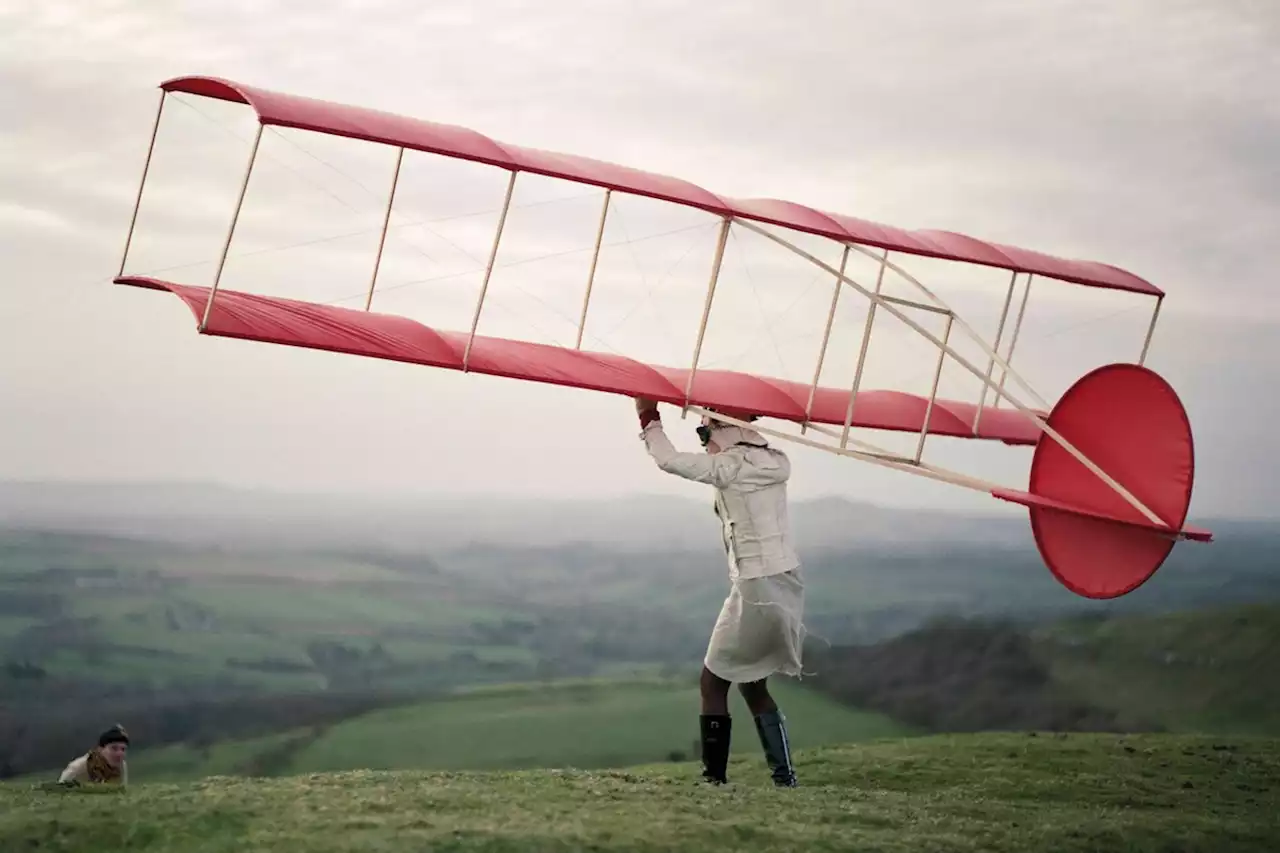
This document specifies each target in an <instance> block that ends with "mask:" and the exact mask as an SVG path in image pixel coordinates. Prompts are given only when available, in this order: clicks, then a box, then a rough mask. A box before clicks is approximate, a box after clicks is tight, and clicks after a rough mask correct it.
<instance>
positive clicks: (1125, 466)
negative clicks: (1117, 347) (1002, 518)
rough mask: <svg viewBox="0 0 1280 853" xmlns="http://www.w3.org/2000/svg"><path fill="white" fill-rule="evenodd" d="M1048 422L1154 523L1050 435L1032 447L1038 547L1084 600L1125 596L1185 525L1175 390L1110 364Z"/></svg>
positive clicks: (1189, 460) (1185, 455)
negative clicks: (1148, 513) (1152, 516)
mask: <svg viewBox="0 0 1280 853" xmlns="http://www.w3.org/2000/svg"><path fill="white" fill-rule="evenodd" d="M1047 423H1048V425H1049V426H1050V427H1051V428H1052V429H1053V430H1055V431H1056V432H1057V433H1058V434H1059V435H1061V436H1062V437H1063V438H1064V439H1066V441H1067V442H1069V443H1070V444H1071V445H1072V446H1074V447H1075V448H1076V449H1077V450H1079V451H1080V452H1081V453H1082V454H1083V455H1084V456H1085V458H1087V459H1089V460H1090V461H1091V462H1093V463H1094V464H1095V465H1097V466H1098V467H1099V468H1101V469H1102V470H1103V471H1105V472H1106V473H1107V474H1108V475H1109V476H1110V477H1111V478H1112V479H1114V480H1115V481H1116V482H1117V483H1119V484H1120V485H1121V486H1123V487H1124V488H1125V489H1126V490H1127V491H1128V492H1129V493H1130V494H1132V495H1133V496H1134V497H1135V498H1136V499H1137V500H1138V501H1139V502H1140V503H1141V504H1143V505H1144V506H1146V507H1147V508H1148V509H1150V510H1151V512H1153V513H1154V514H1155V515H1156V516H1158V517H1159V519H1160V523H1156V522H1153V521H1151V520H1150V519H1149V518H1148V517H1147V516H1146V515H1145V514H1144V513H1142V512H1141V511H1139V510H1138V509H1137V508H1136V507H1135V506H1133V504H1131V503H1130V502H1129V501H1128V500H1126V499H1125V497H1124V496H1123V495H1121V494H1120V493H1119V492H1117V491H1116V490H1115V489H1114V488H1112V487H1111V486H1110V485H1109V484H1108V483H1107V482H1106V481H1104V480H1103V479H1102V478H1100V477H1099V476H1098V475H1097V474H1096V473H1094V472H1093V471H1091V470H1090V469H1089V468H1088V467H1087V466H1085V465H1084V464H1083V463H1082V462H1080V461H1079V460H1078V459H1076V457H1075V456H1074V455H1073V454H1072V453H1071V452H1070V451H1068V450H1067V449H1066V448H1064V447H1063V446H1062V445H1061V444H1059V443H1058V441H1057V440H1056V439H1054V438H1053V437H1052V436H1050V435H1048V434H1047V433H1046V434H1044V435H1042V436H1041V438H1040V441H1039V443H1038V444H1037V445H1036V449H1035V454H1034V455H1033V457H1032V462H1031V478H1030V485H1029V487H1028V490H1027V492H1026V493H1020V492H1012V491H1003V492H1000V493H997V495H996V496H997V497H1000V498H1004V499H1005V500H1011V501H1014V502H1016V503H1021V504H1025V505H1026V506H1027V507H1028V508H1029V510H1030V514H1031V530H1032V533H1033V534H1034V535H1035V540H1036V547H1038V548H1039V549H1040V555H1041V557H1043V558H1044V561H1045V564H1046V565H1047V566H1048V567H1049V570H1050V571H1051V572H1053V574H1054V576H1055V577H1056V578H1057V579H1058V580H1059V581H1061V582H1062V584H1063V585H1064V586H1065V587H1067V588H1068V589H1070V590H1071V591H1072V592H1075V593H1077V594H1079V595H1082V596H1085V597H1087V598H1116V597H1118V596H1121V595H1125V594H1126V593H1129V592H1132V591H1133V590H1135V589H1137V588H1138V587H1139V586H1141V585H1142V584H1143V583H1145V582H1146V581H1147V580H1148V579H1149V578H1150V577H1151V576H1152V575H1153V574H1155V572H1156V570H1157V569H1159V568H1160V566H1161V564H1163V563H1164V561H1165V559H1166V558H1167V557H1168V556H1169V552H1170V551H1172V550H1173V546H1174V544H1175V542H1176V541H1177V540H1178V539H1180V538H1192V539H1209V538H1211V534H1209V533H1208V531H1204V530H1199V529H1195V528H1184V526H1183V524H1184V522H1185V521H1186V516H1187V509H1188V507H1189V506H1190V504H1191V488H1192V483H1193V480H1194V478H1195V448H1194V445H1193V441H1192V436H1191V424H1190V422H1189V421H1188V419H1187V413H1186V411H1185V409H1184V408H1183V406H1182V402H1181V400H1179V399H1178V395H1177V393H1176V392H1175V391H1174V390H1173V388H1172V387H1171V386H1170V385H1169V384H1168V383H1167V382H1166V381H1165V380H1164V379H1162V378H1161V377H1160V376H1159V375H1158V374H1156V373H1155V372H1153V371H1152V370H1150V369H1148V368H1145V367H1141V366H1139V365H1136V364H1109V365H1106V366H1104V367H1100V368H1097V369H1096V370H1093V371H1091V372H1090V373H1087V374H1085V375H1084V376H1082V377H1081V378H1080V379H1079V380H1077V382H1076V383H1075V384H1074V385H1073V386H1071V388H1070V389H1068V390H1067V392H1066V393H1065V394H1064V395H1063V396H1062V399H1060V400H1059V401H1058V403H1057V405H1055V406H1054V407H1053V410H1052V411H1051V412H1050V413H1049V417H1048V419H1047Z"/></svg>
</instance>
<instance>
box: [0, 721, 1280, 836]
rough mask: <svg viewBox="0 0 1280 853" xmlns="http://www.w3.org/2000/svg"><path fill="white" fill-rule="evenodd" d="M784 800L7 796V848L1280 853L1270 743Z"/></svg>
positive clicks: (407, 782)
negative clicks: (1253, 852) (1199, 852)
mask: <svg viewBox="0 0 1280 853" xmlns="http://www.w3.org/2000/svg"><path fill="white" fill-rule="evenodd" d="M796 761H797V765H798V768H799V773H800V779H801V787H800V788H798V789H794V790H783V791H779V790H776V789H774V788H772V787H771V786H769V785H768V784H767V780H765V779H763V778H762V774H760V773H759V772H757V767H756V765H755V763H754V762H753V760H752V759H749V758H745V757H743V758H738V759H735V760H734V761H733V762H732V763H731V765H730V779H731V780H732V782H733V784H731V785H729V786H727V787H724V788H708V787H705V786H703V785H701V784H699V783H698V782H697V778H696V777H697V768H696V765H695V764H693V763H683V764H667V765H651V766H638V767H632V768H629V769H626V770H607V771H594V772H592V771H514V772H476V771H470V772H435V773H432V772H422V771H399V772H382V771H356V772H349V773H341V774H313V775H302V776H295V777H290V778H279V779H262V780H248V779H228V778H218V779H210V780H207V781H203V782H199V783H193V784H192V783H188V784H142V785H136V786H133V787H132V788H131V789H130V790H129V791H128V792H127V794H126V795H125V796H124V798H123V799H122V798H121V796H119V795H113V794H106V795H101V794H99V795H92V794H91V793H90V792H88V791H49V790H41V789H38V788H33V787H31V786H19V785H0V849H4V850H57V851H62V853H105V851H117V850H131V851H157V853H158V851H169V850H181V851H184V853H231V851H234V853H268V852H269V851H281V853H283V851H289V853H293V851H304V850H305V851H307V853H351V851H366V850H416V849H431V850H453V851H462V850H472V851H522V853H524V851H544V850H545V851H568V850H588V849H589V850H597V851H624V850H625V851H659V850H709V851H715V850H729V849H734V850H750V851H753V853H774V851H784V850H786V851H793V850H794V851H806V853H822V851H834V850H868V851H882V853H919V851H930V853H951V851H955V853H961V851H964V852H965V853H976V851H991V853H1000V851H1011V853H1012V851H1016V853H1026V851H1041V850H1044V851H1055V853H1073V852H1074V851H1079V852H1080V853H1084V851H1110V850H1117V851H1119V850H1123V851H1132V853H1173V851H1178V853H1192V851H1197V853H1198V851H1204V853H1236V851H1241V852H1242V853H1252V851H1258V853H1262V851H1268V853H1269V851H1274V850H1275V849H1277V845H1278V844H1280V742H1278V741H1276V740H1271V739H1232V740H1230V741H1224V740H1221V739H1209V738H1203V737H1194V736H1175V735H1146V736H1128V737H1124V736H1098V735H1070V736H1066V735H1061V736H1051V735H1040V736H1038V737H1035V736H1028V735H1027V734H1019V735H968V736H956V737H942V736H937V737H927V738H917V739H910V740H889V741H880V742H872V743H867V744H862V745H846V746H839V747H829V748H823V749H801V750H799V751H798V752H797V753H796Z"/></svg>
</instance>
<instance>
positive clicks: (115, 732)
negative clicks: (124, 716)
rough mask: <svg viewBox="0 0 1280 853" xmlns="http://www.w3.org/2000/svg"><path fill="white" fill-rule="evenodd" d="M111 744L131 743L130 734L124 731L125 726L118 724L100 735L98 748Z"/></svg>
mask: <svg viewBox="0 0 1280 853" xmlns="http://www.w3.org/2000/svg"><path fill="white" fill-rule="evenodd" d="M109 743H123V744H128V743H129V733H128V732H126V731H125V730H124V726H122V725H120V724H119V723H116V724H115V725H114V726H112V727H111V728H109V729H107V730H106V731H105V732H103V733H102V734H100V735H98V746H106V745H107V744H109Z"/></svg>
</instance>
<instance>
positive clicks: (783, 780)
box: [756, 711, 797, 788]
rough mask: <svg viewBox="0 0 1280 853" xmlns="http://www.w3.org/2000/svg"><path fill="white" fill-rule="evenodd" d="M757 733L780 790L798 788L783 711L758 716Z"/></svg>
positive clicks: (775, 783) (774, 780) (774, 782)
mask: <svg viewBox="0 0 1280 853" xmlns="http://www.w3.org/2000/svg"><path fill="white" fill-rule="evenodd" d="M756 732H757V733H758V734H759V735H760V746H762V747H764V758H765V761H767V762H769V771H770V773H772V775H773V784H774V785H777V786H778V787H779V788H794V787H796V784H797V783H796V770H795V767H793V766H792V765H791V743H790V742H789V741H788V740H787V721H786V718H785V717H783V716H782V712H781V711H771V712H770V713H767V714H759V715H757V716H756Z"/></svg>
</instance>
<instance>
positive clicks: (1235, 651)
mask: <svg viewBox="0 0 1280 853" xmlns="http://www.w3.org/2000/svg"><path fill="white" fill-rule="evenodd" d="M1033 638H1034V640H1035V641H1036V643H1037V645H1038V649H1039V651H1040V653H1041V654H1042V656H1043V658H1044V659H1045V660H1047V661H1048V662H1049V667H1050V672H1051V674H1052V676H1053V678H1054V679H1055V681H1057V682H1059V683H1060V684H1062V685H1064V686H1065V687H1067V688H1069V689H1071V690H1073V691H1074V692H1075V693H1076V694H1077V695H1079V696H1081V697H1083V698H1084V699H1086V700H1088V701H1090V702H1092V703H1094V704H1097V705H1100V706H1102V707H1106V708H1116V709H1121V710H1126V711H1130V712H1133V713H1139V712H1140V713H1141V714H1143V715H1145V716H1147V717H1148V718H1150V719H1153V720H1155V721H1156V722H1158V723H1159V724H1160V725H1162V726H1163V727H1164V728H1166V729H1168V730H1170V731H1182V732H1206V733H1222V734H1270V735H1276V734H1280V679H1277V677H1276V673H1277V671H1278V670H1277V661H1278V660H1280V606H1277V605H1275V604H1257V605H1244V606H1239V607H1229V608H1208V609H1205V610H1198V611H1191V612H1187V613H1165V614H1159V615H1154V616H1129V617H1126V618H1123V619H1111V620H1096V619H1072V620H1064V621H1061V622H1055V623H1051V624H1049V625H1046V626H1045V627H1043V628H1041V629H1039V630H1038V631H1036V632H1034V634H1033Z"/></svg>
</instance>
